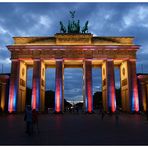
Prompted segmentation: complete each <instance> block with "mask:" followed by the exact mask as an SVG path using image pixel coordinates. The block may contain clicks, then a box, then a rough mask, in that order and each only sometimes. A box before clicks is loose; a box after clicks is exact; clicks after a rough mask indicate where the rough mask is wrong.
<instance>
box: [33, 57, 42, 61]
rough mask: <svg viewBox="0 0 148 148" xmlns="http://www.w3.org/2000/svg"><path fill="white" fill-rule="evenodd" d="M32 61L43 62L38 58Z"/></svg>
mask: <svg viewBox="0 0 148 148" xmlns="http://www.w3.org/2000/svg"><path fill="white" fill-rule="evenodd" d="M32 60H33V61H41V59H36V58H35V59H32Z"/></svg>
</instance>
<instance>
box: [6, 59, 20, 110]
mask: <svg viewBox="0 0 148 148" xmlns="http://www.w3.org/2000/svg"><path fill="white" fill-rule="evenodd" d="M18 79H19V61H18V60H12V63H11V76H10V87H9V101H8V111H9V112H13V111H16V107H17V102H16V101H17V91H18Z"/></svg>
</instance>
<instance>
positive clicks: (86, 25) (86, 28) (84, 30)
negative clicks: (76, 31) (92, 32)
mask: <svg viewBox="0 0 148 148" xmlns="http://www.w3.org/2000/svg"><path fill="white" fill-rule="evenodd" d="M86 32H87V33H88V21H86V23H85V26H84V27H83V28H82V33H86Z"/></svg>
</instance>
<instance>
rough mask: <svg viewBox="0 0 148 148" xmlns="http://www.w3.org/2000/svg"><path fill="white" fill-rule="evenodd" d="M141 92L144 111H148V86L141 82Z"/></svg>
mask: <svg viewBox="0 0 148 148" xmlns="http://www.w3.org/2000/svg"><path fill="white" fill-rule="evenodd" d="M140 85H141V86H140V91H141V93H140V94H141V99H142V100H141V101H142V108H143V111H146V109H147V99H146V98H147V96H146V84H145V83H144V82H141V84H140Z"/></svg>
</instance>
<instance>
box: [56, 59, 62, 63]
mask: <svg viewBox="0 0 148 148" xmlns="http://www.w3.org/2000/svg"><path fill="white" fill-rule="evenodd" d="M55 61H61V62H63V59H55Z"/></svg>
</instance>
